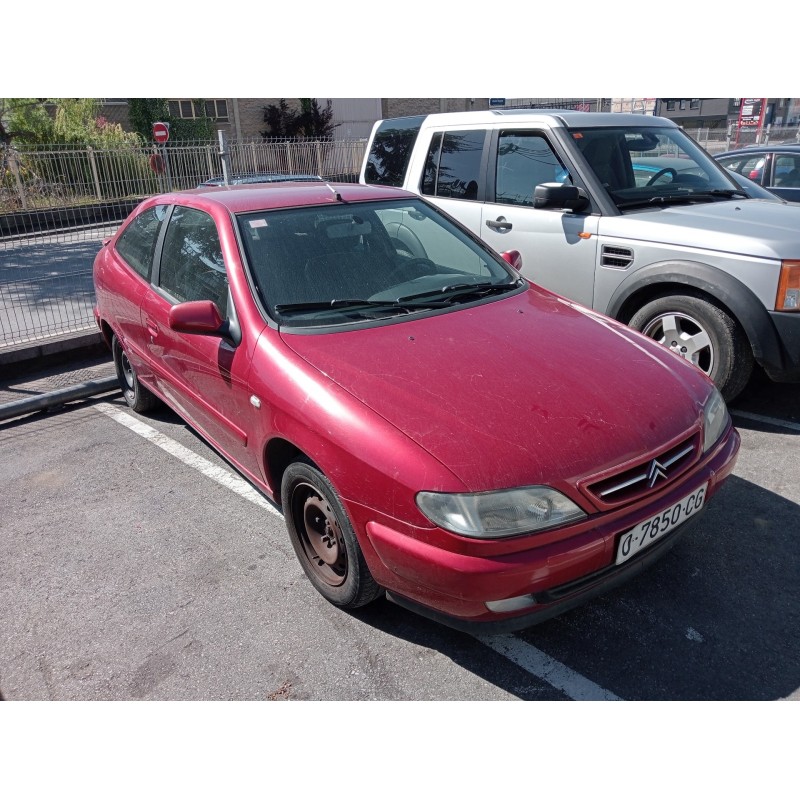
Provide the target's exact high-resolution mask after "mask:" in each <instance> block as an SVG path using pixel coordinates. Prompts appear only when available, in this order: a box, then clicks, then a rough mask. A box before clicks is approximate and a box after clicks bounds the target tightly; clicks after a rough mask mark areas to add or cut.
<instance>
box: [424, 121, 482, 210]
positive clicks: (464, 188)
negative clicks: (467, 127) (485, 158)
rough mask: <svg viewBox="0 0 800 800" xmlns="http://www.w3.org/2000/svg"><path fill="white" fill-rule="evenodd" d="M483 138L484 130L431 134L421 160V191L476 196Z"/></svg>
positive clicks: (435, 194) (471, 197)
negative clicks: (422, 164) (422, 170)
mask: <svg viewBox="0 0 800 800" xmlns="http://www.w3.org/2000/svg"><path fill="white" fill-rule="evenodd" d="M485 140H486V131H484V130H477V131H476V130H471V131H448V132H447V133H445V134H444V136H442V134H441V133H437V134H434V137H433V140H432V141H431V146H430V148H429V149H428V154H427V157H426V159H425V172H424V174H423V177H422V194H428V195H433V196H436V197H457V198H459V199H461V200H475V199H477V197H478V191H479V190H480V171H481V157H482V154H483V144H484V142H485Z"/></svg>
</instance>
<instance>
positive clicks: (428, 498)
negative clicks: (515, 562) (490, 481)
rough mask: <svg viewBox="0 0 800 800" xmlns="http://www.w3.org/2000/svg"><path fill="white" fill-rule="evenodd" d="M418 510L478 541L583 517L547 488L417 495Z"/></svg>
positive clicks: (532, 487) (443, 526)
mask: <svg viewBox="0 0 800 800" xmlns="http://www.w3.org/2000/svg"><path fill="white" fill-rule="evenodd" d="M417 506H418V507H419V510H420V511H421V512H422V513H423V514H424V515H425V516H426V517H427V518H428V519H429V520H430V521H431V522H433V523H434V524H436V525H438V526H439V527H441V528H444V529H445V530H448V531H452V532H453V533H460V534H461V535H462V536H473V537H475V538H479V539H499V538H501V537H503V536H517V535H519V534H521V533H533V532H536V531H541V530H544V529H545V528H553V527H555V526H557V525H565V524H567V523H570V522H575V521H576V520H579V519H583V518H584V517H585V516H586V514H584V512H583V511H581V510H580V508H578V506H576V505H575V503H573V502H572V500H570V499H569V498H567V497H565V496H564V495H563V494H561V492H557V491H556V490H555V489H551V488H550V487H549V486H526V487H523V488H520V489H504V490H502V491H498V492H480V493H476V494H441V493H439V492H420V493H419V494H418V495H417Z"/></svg>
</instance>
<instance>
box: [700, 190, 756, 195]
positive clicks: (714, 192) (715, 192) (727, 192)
mask: <svg viewBox="0 0 800 800" xmlns="http://www.w3.org/2000/svg"><path fill="white" fill-rule="evenodd" d="M706 194H710V195H712V196H713V197H750V195H749V194H748V193H747V192H746V191H745V190H744V189H710V190H709V191H708V192H706Z"/></svg>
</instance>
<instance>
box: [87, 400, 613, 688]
mask: <svg viewBox="0 0 800 800" xmlns="http://www.w3.org/2000/svg"><path fill="white" fill-rule="evenodd" d="M93 408H96V409H97V410H98V411H101V412H102V413H103V414H105V415H106V416H107V417H110V418H111V419H113V420H114V421H115V422H118V423H119V424H120V425H124V426H125V427H126V428H128V429H130V430H132V431H133V432H134V433H137V434H138V435H139V436H141V437H143V438H144V439H147V441H149V442H152V443H153V444H155V445H157V446H158V447H160V448H161V449H162V450H164V451H165V452H167V453H169V454H170V455H171V456H174V457H175V458H177V459H179V460H180V461H182V462H183V463H184V464H186V465H187V466H189V467H192V468H193V469H196V470H198V471H199V472H201V473H203V475H206V476H207V477H209V478H211V480H213V481H216V482H217V483H219V484H220V485H222V486H224V487H225V488H226V489H230V490H231V491H233V492H236V494H238V495H240V496H241V497H244V498H245V499H247V500H249V501H250V502H251V503H255V504H256V505H257V506H259V507H260V508H265V509H266V510H267V511H269V512H270V513H271V514H275V515H276V516H278V517H281V518H283V515H282V514H281V512H280V511H278V509H277V508H275V507H274V506H273V505H272V504H271V503H269V502H268V501H267V500H266V499H265V498H264V497H262V496H261V495H260V494H259V493H258V492H257V491H256V490H255V489H254V488H253V487H252V486H251V485H250V484H249V483H248V482H247V481H245V480H244V479H243V478H240V477H238V476H237V475H234V474H233V473H232V472H229V471H228V470H226V469H223V468H222V467H218V466H216V465H215V464H212V463H211V462H210V461H209V460H208V459H205V458H203V457H202V456H199V455H197V453H194V452H192V451H191V450H189V448H188V447H184V446H183V445H182V444H179V443H178V442H176V441H175V440H174V439H170V438H169V436H165V435H164V434H163V433H160V432H159V431H157V430H156V429H155V428H151V427H150V426H149V425H146V424H145V423H144V422H142V421H141V420H138V419H136V418H135V417H132V416H131V415H130V414H129V413H127V412H126V411H123V410H121V409H119V408H117V407H115V406H113V405H111V404H109V403H96V404H95V405H94V406H93ZM474 638H475V639H476V640H477V641H479V642H480V643H481V644H484V645H486V646H487V647H490V648H491V649H492V650H494V651H495V652H496V653H498V654H499V655H501V656H503V657H504V658H507V659H508V660H509V661H512V662H513V663H515V664H516V665H517V666H519V667H522V669H524V670H525V671H526V672H529V673H530V674H531V675H533V676H535V677H537V678H539V679H540V680H542V681H544V682H545V683H549V684H550V685H551V686H552V687H554V688H555V689H558V690H559V691H561V692H563V693H564V694H565V695H567V697H569V698H570V699H572V700H619V699H620V698H619V697H617V696H616V695H615V694H613V693H611V692H607V691H606V690H605V689H603V688H601V687H600V686H598V685H597V684H596V683H592V681H590V680H589V679H588V678H584V677H583V676H582V675H579V674H578V673H577V672H573V671H572V670H571V669H570V668H569V667H567V666H565V665H564V664H562V663H561V662H560V661H556V660H555V659H554V658H550V656H548V655H546V654H545V653H543V652H542V651H541V650H538V649H537V648H535V647H534V646H533V645H530V644H528V643H527V642H524V641H522V639H518V638H516V637H515V636H512V635H511V634H503V635H498V636H475V637H474Z"/></svg>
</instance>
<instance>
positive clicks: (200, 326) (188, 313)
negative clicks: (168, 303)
mask: <svg viewBox="0 0 800 800" xmlns="http://www.w3.org/2000/svg"><path fill="white" fill-rule="evenodd" d="M223 323H224V320H223V319H222V317H221V316H220V313H219V309H218V308H217V306H216V304H215V303H212V302H211V300H192V301H190V302H188V303H178V305H176V306H172V308H171V309H170V310H169V327H170V328H171V329H172V330H173V331H177V332H178V333H196V334H199V335H200V336H224V335H225V331H223V330H222V328H223Z"/></svg>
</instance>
